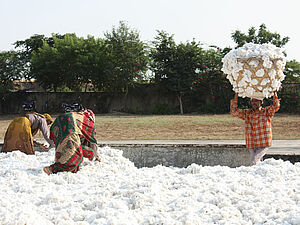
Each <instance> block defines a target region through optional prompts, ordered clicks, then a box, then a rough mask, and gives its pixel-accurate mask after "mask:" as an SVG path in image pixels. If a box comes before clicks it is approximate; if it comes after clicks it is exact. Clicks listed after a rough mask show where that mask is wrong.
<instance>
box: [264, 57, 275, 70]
mask: <svg viewBox="0 0 300 225" xmlns="http://www.w3.org/2000/svg"><path fill="white" fill-rule="evenodd" d="M263 61H264V62H263V66H264V67H265V68H272V65H273V63H272V61H271V60H270V58H269V57H263Z"/></svg>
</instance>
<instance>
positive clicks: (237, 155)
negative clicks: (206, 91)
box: [109, 144, 250, 168]
mask: <svg viewBox="0 0 300 225" xmlns="http://www.w3.org/2000/svg"><path fill="white" fill-rule="evenodd" d="M109 146H110V147H112V148H116V149H120V150H122V151H123V156H124V157H126V158H128V159H129V160H130V161H132V162H134V164H135V166H136V167H138V168H141V167H153V166H156V165H163V166H174V167H187V166H189V165H191V164H192V163H196V164H199V165H203V166H217V165H220V166H229V167H238V166H248V165H249V164H250V154H249V152H248V150H247V149H246V147H245V145H216V144H215V145H194V144H193V145H186V144H182V145H166V144H164V145H157V144H147V145H144V144H132V145H130V144H126V145H116V144H113V145H109Z"/></svg>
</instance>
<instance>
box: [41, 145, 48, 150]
mask: <svg viewBox="0 0 300 225" xmlns="http://www.w3.org/2000/svg"><path fill="white" fill-rule="evenodd" d="M40 147H41V148H42V149H44V150H46V151H49V148H48V147H47V146H46V145H43V144H40Z"/></svg>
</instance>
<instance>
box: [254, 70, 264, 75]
mask: <svg viewBox="0 0 300 225" xmlns="http://www.w3.org/2000/svg"><path fill="white" fill-rule="evenodd" d="M255 74H256V76H258V77H263V76H264V75H265V71H264V70H263V69H260V70H257V71H256V73H255Z"/></svg>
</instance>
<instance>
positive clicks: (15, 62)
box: [0, 51, 24, 92]
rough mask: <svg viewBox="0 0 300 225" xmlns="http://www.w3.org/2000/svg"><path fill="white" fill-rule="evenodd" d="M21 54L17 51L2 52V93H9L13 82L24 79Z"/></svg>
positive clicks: (0, 79)
mask: <svg viewBox="0 0 300 225" xmlns="http://www.w3.org/2000/svg"><path fill="white" fill-rule="evenodd" d="M20 55H21V54H20V53H19V52H16V51H3V52H0V92H6V91H9V90H10V89H11V88H12V81H13V80H18V79H21V78H23V71H24V67H23V63H22V59H21V56H20Z"/></svg>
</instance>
